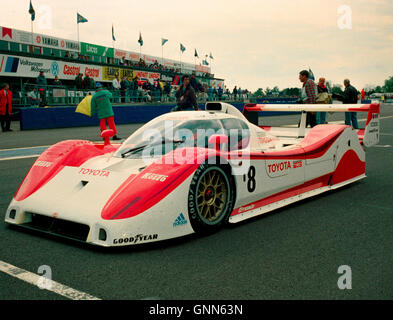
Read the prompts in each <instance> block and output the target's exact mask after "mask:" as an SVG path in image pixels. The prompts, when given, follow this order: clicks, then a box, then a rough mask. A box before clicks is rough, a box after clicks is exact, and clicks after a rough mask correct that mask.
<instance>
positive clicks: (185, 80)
mask: <svg viewBox="0 0 393 320" xmlns="http://www.w3.org/2000/svg"><path fill="white" fill-rule="evenodd" d="M181 82H182V85H181V87H180V88H179V90H177V92H176V102H177V106H176V107H174V108H173V109H172V111H185V110H198V103H197V99H196V96H195V91H194V88H193V87H192V86H191V84H190V76H189V75H183V77H182V79H181Z"/></svg>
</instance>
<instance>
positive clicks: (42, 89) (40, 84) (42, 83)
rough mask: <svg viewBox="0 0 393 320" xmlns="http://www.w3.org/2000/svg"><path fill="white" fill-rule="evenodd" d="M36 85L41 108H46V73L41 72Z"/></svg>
mask: <svg viewBox="0 0 393 320" xmlns="http://www.w3.org/2000/svg"><path fill="white" fill-rule="evenodd" d="M36 84H37V88H38V90H39V93H40V99H41V102H40V106H42V107H43V106H45V105H46V87H47V81H46V78H45V75H44V71H40V74H39V76H38V77H37V79H36Z"/></svg>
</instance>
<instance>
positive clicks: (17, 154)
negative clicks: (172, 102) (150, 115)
mask: <svg viewBox="0 0 393 320" xmlns="http://www.w3.org/2000/svg"><path fill="white" fill-rule="evenodd" d="M358 116H359V118H364V116H361V115H360V114H358ZM343 117H344V115H343V114H338V113H337V114H334V115H329V117H328V120H329V121H337V120H343ZM297 118H298V117H297V116H280V117H269V118H263V119H261V122H262V124H264V125H270V124H271V125H279V124H294V123H297V120H296V119H297ZM364 123H365V122H364V120H363V121H360V125H361V126H363V125H364ZM141 125H142V124H133V125H120V126H118V131H119V136H121V137H128V136H129V135H130V134H131V133H132V132H133V131H135V130H136V129H137V128H139V127H140V126H141ZM380 125H381V137H380V142H379V144H378V145H377V146H373V147H371V148H369V149H368V151H367V156H366V158H367V162H366V168H367V169H366V170H367V171H366V174H367V178H366V179H363V180H361V181H359V182H356V183H354V184H351V185H349V186H346V187H343V188H341V189H338V190H336V191H333V192H328V193H324V194H322V195H319V196H316V197H313V198H310V199H307V200H304V201H301V202H297V203H295V204H293V205H290V206H287V207H285V208H282V209H279V210H276V211H274V212H273V213H270V214H266V215H262V216H259V217H256V218H254V219H250V220H247V221H245V222H242V223H240V224H236V225H231V226H227V227H225V228H223V229H222V230H220V231H219V232H217V233H215V234H212V235H210V236H204V237H201V236H196V235H191V236H187V237H183V238H179V239H175V240H169V241H164V242H158V243H154V244H150V245H139V246H133V247H124V248H116V249H101V248H96V247H92V246H88V245H83V244H80V243H78V242H73V241H68V240H63V239H60V238H57V237H52V236H47V235H43V234H40V233H36V232H30V231H26V230H25V229H19V228H15V227H9V226H8V225H6V224H5V223H4V222H3V221H4V216H5V212H6V209H7V207H8V205H9V203H10V201H11V199H12V197H13V195H14V193H15V191H16V190H17V188H18V186H19V184H20V183H21V181H22V180H23V178H24V176H25V175H26V173H27V172H28V170H29V168H30V167H31V165H32V164H33V163H34V161H35V160H36V159H37V157H36V156H34V152H37V154H38V153H40V152H42V151H43V150H44V149H45V148H46V147H47V146H49V145H52V144H54V143H56V142H59V141H62V140H67V139H87V140H93V141H94V140H96V141H97V140H100V138H99V134H98V132H99V128H98V127H84V128H65V129H50V130H38V131H19V130H18V129H17V128H18V127H19V125H18V123H16V122H13V123H12V129H14V131H13V132H7V133H0V181H1V183H0V299H1V300H22V299H26V300H40V299H51V300H52V299H53V300H63V299H65V300H68V299H69V296H68V297H67V296H65V295H61V292H64V288H63V289H60V290H58V291H48V290H44V289H40V288H39V287H38V286H37V285H36V283H35V280H32V279H35V278H34V277H31V276H30V277H27V278H28V279H30V280H32V281H30V282H28V281H26V280H25V281H23V280H21V279H20V277H19V278H18V277H17V276H18V275H19V276H20V275H26V274H27V271H28V272H30V273H31V274H42V273H40V271H39V268H40V267H41V266H49V267H50V270H51V274H52V279H53V280H54V281H56V282H57V283H60V284H62V285H64V286H67V287H68V288H72V289H73V290H78V291H81V292H83V293H86V294H89V295H91V296H93V297H96V298H99V299H105V300H120V299H121V300H124V299H126V300H127V299H132V300H139V299H148V298H152V297H155V298H160V299H166V300H184V299H186V300H205V299H212V300H225V299H230V300H261V299H377V300H387V299H389V300H390V299H393V286H392V274H393V273H392V271H393V251H392V247H393V192H392V181H393V169H392V167H393V105H383V106H382V110H381V121H380ZM31 147H38V148H35V149H29V150H27V149H26V150H23V149H22V150H21V149H19V148H31ZM18 150H19V151H18ZM23 154H24V155H26V156H27V158H21V157H22V156H23ZM340 266H348V267H349V268H350V270H351V280H352V281H351V289H344V290H342V289H340V288H339V287H338V281H339V278H340V277H341V276H342V275H343V274H342V273H341V272H339V268H340ZM4 270H8V272H4ZM347 270H348V269H347ZM346 275H348V273H346ZM59 292H60V294H59Z"/></svg>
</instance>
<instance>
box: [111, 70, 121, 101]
mask: <svg viewBox="0 0 393 320" xmlns="http://www.w3.org/2000/svg"><path fill="white" fill-rule="evenodd" d="M112 88H113V91H114V96H115V98H116V99H115V100H116V101H118V99H119V96H120V88H121V86H120V82H119V75H118V74H116V75H115V78H114V79H113V81H112Z"/></svg>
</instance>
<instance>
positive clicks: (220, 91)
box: [217, 87, 223, 101]
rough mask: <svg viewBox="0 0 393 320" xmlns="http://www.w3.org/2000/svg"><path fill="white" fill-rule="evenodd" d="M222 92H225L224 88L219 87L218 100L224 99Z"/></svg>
mask: <svg viewBox="0 0 393 320" xmlns="http://www.w3.org/2000/svg"><path fill="white" fill-rule="evenodd" d="M222 93H223V90H222V88H221V87H218V90H217V94H218V100H219V101H221V99H222Z"/></svg>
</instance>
